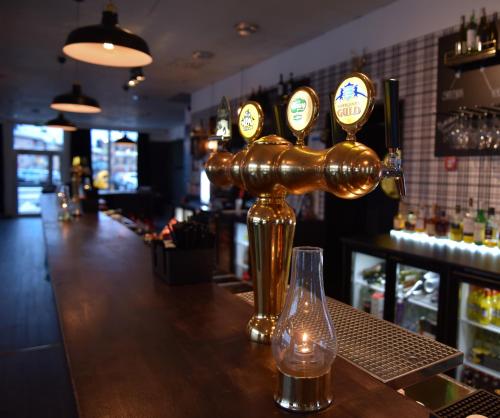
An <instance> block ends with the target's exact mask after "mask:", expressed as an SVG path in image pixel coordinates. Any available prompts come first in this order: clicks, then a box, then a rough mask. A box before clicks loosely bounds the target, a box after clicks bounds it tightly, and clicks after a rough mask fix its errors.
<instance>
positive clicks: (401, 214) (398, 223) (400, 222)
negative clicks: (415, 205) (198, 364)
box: [392, 200, 405, 231]
mask: <svg viewBox="0 0 500 418" xmlns="http://www.w3.org/2000/svg"><path fill="white" fill-rule="evenodd" d="M392 227H393V228H394V229H395V230H396V231H402V230H403V229H404V228H405V204H404V203H403V201H402V200H400V201H399V208H398V213H397V214H396V215H395V216H394V218H393V221H392Z"/></svg>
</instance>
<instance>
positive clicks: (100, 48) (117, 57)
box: [63, 3, 153, 67]
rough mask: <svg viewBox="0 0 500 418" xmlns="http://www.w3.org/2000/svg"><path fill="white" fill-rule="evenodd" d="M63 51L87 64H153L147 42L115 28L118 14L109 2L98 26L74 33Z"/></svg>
mask: <svg viewBox="0 0 500 418" xmlns="http://www.w3.org/2000/svg"><path fill="white" fill-rule="evenodd" d="M63 52H64V53H65V54H66V55H68V56H69V57H71V58H73V59H75V60H79V61H83V62H88V63H90V64H96V65H105V66H108V67H143V66H145V65H149V64H151V62H153V57H152V56H151V54H150V52H149V47H148V44H147V43H146V41H144V39H142V38H141V37H140V36H137V35H134V34H133V33H131V32H130V31H128V30H127V29H124V28H121V27H120V26H119V25H118V14H117V12H116V8H115V6H114V5H113V4H112V3H110V4H109V5H108V6H107V7H106V9H105V10H104V12H103V13H102V21H101V23H100V24H98V25H92V26H84V27H81V28H77V29H75V30H73V31H72V32H71V33H70V34H69V36H68V39H67V40H66V43H65V45H64V47H63Z"/></svg>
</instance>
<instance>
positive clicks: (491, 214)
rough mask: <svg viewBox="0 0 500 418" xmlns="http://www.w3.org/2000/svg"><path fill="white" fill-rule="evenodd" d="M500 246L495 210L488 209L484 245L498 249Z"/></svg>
mask: <svg viewBox="0 0 500 418" xmlns="http://www.w3.org/2000/svg"><path fill="white" fill-rule="evenodd" d="M497 244H498V224H497V220H496V217H495V208H488V218H487V219H486V228H485V229H484V245H486V246H487V247H496V245H497Z"/></svg>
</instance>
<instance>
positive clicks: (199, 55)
mask: <svg viewBox="0 0 500 418" xmlns="http://www.w3.org/2000/svg"><path fill="white" fill-rule="evenodd" d="M214 55H215V54H214V53H213V52H212V51H201V50H199V51H193V54H192V55H191V56H192V57H193V59H195V60H209V59H211V58H213V57H214Z"/></svg>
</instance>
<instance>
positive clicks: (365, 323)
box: [237, 292, 463, 389]
mask: <svg viewBox="0 0 500 418" xmlns="http://www.w3.org/2000/svg"><path fill="white" fill-rule="evenodd" d="M237 296H239V297H240V298H242V299H244V300H246V301H247V302H248V303H250V304H252V305H253V292H245V293H240V294H238V295H237ZM327 303H328V308H329V311H330V315H331V316H332V319H333V323H334V325H335V328H336V331H337V339H338V344H339V355H340V356H342V357H343V358H344V359H345V360H347V361H349V362H351V363H353V364H354V365H356V366H357V367H360V368H361V369H363V370H364V371H366V372H367V373H369V374H370V375H372V376H373V377H375V378H376V379H378V380H380V381H382V382H384V383H386V384H388V385H390V386H391V387H393V388H396V389H398V388H402V387H407V386H410V385H412V384H414V383H417V382H420V381H422V380H424V379H426V378H429V377H431V376H434V375H435V374H438V373H442V372H444V371H446V370H449V369H452V368H454V367H457V366H459V365H460V364H462V361H463V353H462V352H460V351H458V350H456V349H454V348H452V347H448V346H447V345H444V344H441V343H439V342H437V341H434V340H432V339H430V338H427V337H423V336H420V335H417V334H414V333H412V332H410V331H407V330H405V329H404V328H401V327H399V326H397V325H394V324H392V323H390V322H387V321H383V320H381V319H378V318H375V317H373V316H372V315H369V314H367V313H365V312H361V311H359V310H357V309H355V308H353V307H352V306H349V305H346V304H344V303H341V302H338V301H336V300H334V299H331V298H327Z"/></svg>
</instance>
